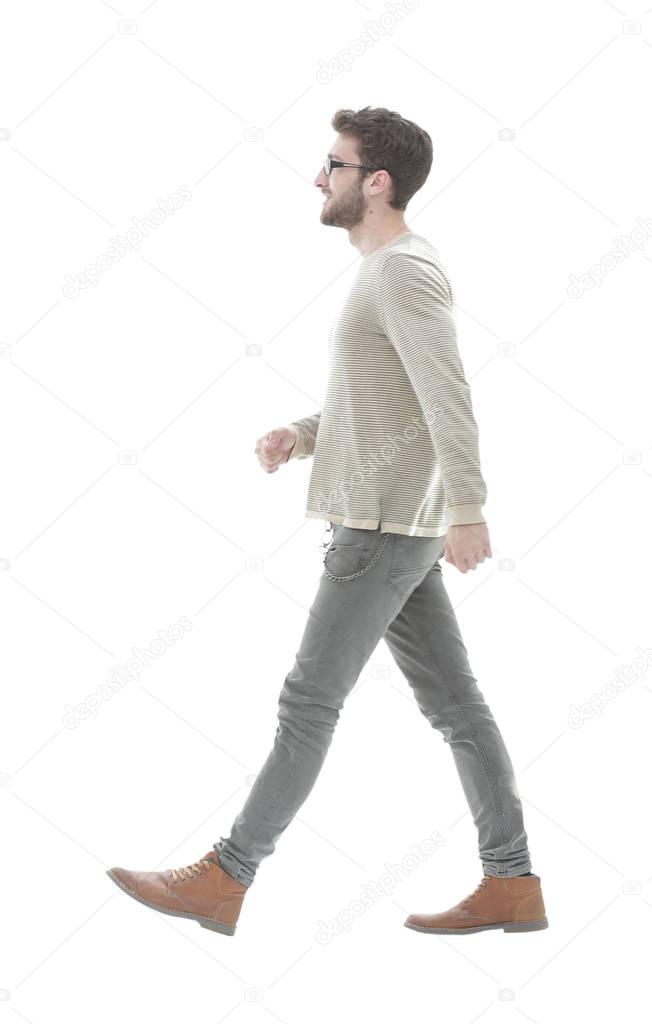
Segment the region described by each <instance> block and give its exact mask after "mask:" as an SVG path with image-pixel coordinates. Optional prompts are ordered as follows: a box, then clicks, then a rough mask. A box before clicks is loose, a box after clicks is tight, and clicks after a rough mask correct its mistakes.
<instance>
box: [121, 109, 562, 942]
mask: <svg viewBox="0 0 652 1024" xmlns="http://www.w3.org/2000/svg"><path fill="white" fill-rule="evenodd" d="M331 124H332V127H333V128H334V129H335V131H336V132H337V135H336V137H335V140H334V142H333V143H332V145H331V151H330V152H329V153H328V156H327V157H326V160H325V162H324V166H323V167H322V168H321V169H320V171H319V174H318V175H317V177H316V179H315V182H314V183H315V185H316V186H317V187H318V188H319V189H320V191H321V193H322V195H323V197H324V201H323V206H322V209H321V223H322V224H324V225H328V226H331V227H340V228H344V229H346V231H347V232H348V236H349V241H350V243H351V244H352V245H353V246H354V247H355V248H356V249H357V250H358V252H359V254H360V257H361V259H360V262H359V265H358V270H357V273H356V275H355V280H354V281H353V285H352V287H351V290H350V292H349V294H348V296H347V299H346V301H345V304H344V308H343V309H342V311H341V313H340V315H339V317H338V318H337V320H336V322H335V323H334V325H333V327H332V329H331V334H330V336H329V357H330V366H329V379H328V386H327V390H326V397H325V400H324V403H323V408H322V409H320V410H318V411H315V412H314V413H312V414H311V415H309V416H306V417H305V418H304V419H298V420H294V421H293V422H292V423H290V424H289V426H287V427H280V428H277V429H274V430H272V431H270V432H269V433H268V434H266V435H264V436H263V437H261V438H260V439H259V440H258V442H257V444H256V447H255V452H256V455H257V457H258V460H259V462H260V464H261V466H262V467H263V469H264V470H265V471H266V472H268V473H275V472H277V471H278V469H279V467H280V466H281V465H284V464H286V463H288V462H290V461H291V460H292V459H306V458H309V457H312V458H313V464H312V470H311V476H310V482H309V487H308V497H307V508H306V515H307V516H308V517H311V518H315V519H322V520H324V521H326V522H327V523H328V524H329V526H330V528H331V530H332V537H331V541H330V544H329V546H328V548H327V550H326V553H325V555H324V571H323V573H322V575H321V578H320V581H319V585H318V588H317V592H316V595H315V598H314V601H313V603H312V605H311V608H310V612H309V616H308V621H307V623H306V626H305V630H304V633H303V637H302V639H301V644H300V647H299V650H298V652H297V656H296V661H295V663H294V666H293V667H292V669H291V670H290V672H289V673H288V675H287V676H286V678H285V682H284V684H283V687H282V689H281V692H280V696H279V710H278V720H279V724H278V728H277V730H276V736H275V739H274V744H273V747H272V749H271V751H270V752H269V755H268V757H267V760H266V761H265V763H264V764H263V766H262V768H261V770H260V772H259V774H258V776H257V777H256V780H255V782H254V784H253V786H252V788H251V791H250V793H249V795H248V798H247V800H246V801H245V803H244V806H243V807H242V809H241V811H240V813H239V814H238V815H237V817H236V819H235V821H234V822H233V825H232V827H231V831H230V833H229V835H228V836H223V837H220V839H219V840H218V841H217V842H216V843H215V844H214V845H213V847H212V848H211V849H210V850H209V851H208V853H207V854H206V855H205V856H204V857H202V858H201V859H200V860H198V861H196V862H195V863H194V864H191V865H188V866H187V867H182V868H173V869H168V870H166V871H162V872H140V871H129V870H126V869H124V868H112V869H111V870H110V871H109V872H108V874H109V876H110V877H111V878H112V880H113V881H114V882H116V884H118V885H119V886H120V887H121V888H122V889H123V890H124V891H126V892H128V893H129V895H131V896H133V897H134V898H136V899H138V900H140V901H141V902H143V903H145V904H146V905H147V906H149V907H152V908H153V909H155V910H159V911H161V912H163V913H168V914H175V915H177V916H181V917H188V918H192V919H193V920H196V921H198V922H199V923H200V924H201V925H202V926H203V927H207V928H212V929H213V930H215V931H218V932H221V933H223V934H226V935H233V934H234V933H235V929H236V924H237V920H238V917H239V914H240V910H241V907H242V903H243V900H244V897H245V895H246V893H247V890H248V889H249V888H250V886H251V885H252V883H253V881H254V877H255V874H256V871H257V869H258V867H259V865H260V863H261V861H262V860H263V859H264V858H265V857H267V856H269V855H270V854H271V853H272V852H273V851H274V849H275V847H276V843H277V840H278V838H279V837H280V835H281V834H282V833H283V832H284V830H285V829H286V828H287V826H288V825H289V824H290V822H291V821H292V819H293V818H294V816H295V815H296V813H297V811H298V810H299V808H300V807H301V805H302V804H303V802H304V801H305V799H306V798H307V796H308V794H309V793H310V791H311V789H312V787H313V785H314V783H315V781H316V779H317V776H318V774H319V772H320V770H321V767H322V764H323V762H324V760H325V757H326V754H327V751H328V748H329V746H330V743H331V741H332V738H333V734H334V730H335V726H336V724H337V721H338V718H339V714H340V711H341V710H342V707H343V704H344V701H345V699H346V697H347V695H348V694H349V692H350V691H351V690H352V688H353V687H354V685H355V683H356V681H357V679H358V677H359V675H360V673H361V671H362V669H363V668H364V666H365V664H366V663H367V661H368V660H369V658H370V656H371V655H372V653H373V652H374V650H375V648H376V646H377V645H378V643H379V641H380V640H381V639H384V640H385V642H386V643H387V645H388V647H389V650H390V651H391V653H392V655H393V657H394V659H395V660H396V663H397V665H398V666H399V668H400V670H401V671H402V673H403V674H404V675H405V678H406V679H407V681H408V683H409V685H410V687H411V688H412V690H413V693H414V696H415V698H416V702H417V705H418V708H419V710H420V711H421V713H422V714H423V715H424V716H425V717H426V718H427V719H428V721H429V722H430V723H431V725H432V726H433V728H435V729H437V730H438V731H439V732H441V733H442V734H443V737H444V739H445V742H446V743H448V744H449V745H450V748H451V751H452V754H453V758H454V762H455V767H456V768H457V771H458V773H459V777H460V780H461V783H462V786H463V789H464V793H465V796H466V799H467V801H468V805H469V809H470V811H471V814H472V817H473V821H474V823H475V826H476V829H477V834H478V849H479V857H480V861H481V863H482V868H483V877H482V880H481V881H480V883H479V884H478V886H477V887H476V889H475V890H474V891H473V892H472V893H471V894H470V895H468V896H466V897H464V898H463V899H461V900H460V901H459V902H458V903H456V904H455V905H454V906H452V907H451V908H450V909H448V910H443V911H439V912H437V913H415V914H410V915H409V916H408V918H407V919H406V921H405V922H404V923H405V925H407V926H408V927H410V928H413V929H416V930H417V931H421V932H432V933H447V934H449V933H454V934H462V933H468V932H478V931H483V930H486V929H492V928H494V929H495V928H497V929H501V928H502V929H503V930H504V931H510V932H514V931H534V930H538V929H541V928H546V927H547V925H548V921H547V918H546V914H545V907H544V903H543V896H542V893H541V880H540V878H539V876H538V875H536V874H534V873H533V872H532V864H531V860H530V853H529V850H528V844H527V834H526V832H525V828H524V823H523V812H522V806H521V801H520V798H519V795H518V789H517V785H516V780H515V777H514V770H513V767H512V763H511V760H510V757H509V754H508V752H507V750H506V748H505V744H504V742H503V739H502V737H501V734H500V731H499V729H498V726H497V724H496V722H495V720H494V718H493V715H492V713H491V710H490V708H489V706H488V705H487V703H486V702H485V700H484V697H483V695H482V693H481V692H480V690H479V688H478V686H477V683H476V680H475V677H474V676H473V674H472V672H471V667H470V665H469V660H468V656H467V650H466V647H465V645H464V642H463V640H462V637H461V635H460V630H459V626H458V623H457V619H456V617H455V613H454V611H453V607H452V605H451V602H450V600H449V598H448V595H447V593H446V590H445V588H444V582H443V576H442V566H441V560H442V558H443V559H444V561H445V562H448V563H449V564H450V565H452V566H455V568H457V569H458V570H459V571H460V572H463V573H466V572H468V571H469V570H473V569H475V568H476V566H477V565H478V564H480V563H481V562H483V561H484V559H485V558H490V557H491V545H490V541H489V533H488V529H487V523H486V520H485V518H484V516H483V512H482V509H483V505H484V503H485V500H486V494H487V489H486V485H485V482H484V479H483V477H482V473H481V470H480V462H479V453H478V431H477V426H476V422H475V419H474V416H473V410H472V405H471V399H470V394H469V386H468V384H467V382H466V379H465V376H464V370H463V367H462V363H461V360H460V355H459V352H458V347H457V340H456V327H455V321H454V318H453V310H454V298H453V293H452V289H451V285H450V281H449V279H448V275H447V273H446V270H445V268H444V266H443V265H442V263H441V261H440V259H439V255H438V252H437V250H436V249H435V248H433V246H432V245H431V244H430V242H429V241H428V240H427V239H426V238H424V237H423V236H422V235H419V234H418V233H415V232H414V231H412V230H411V229H410V228H409V227H408V225H407V224H406V222H405V219H404V213H405V209H406V206H407V204H408V202H409V200H410V199H411V198H412V196H413V195H414V194H415V192H417V191H418V189H420V188H421V186H422V185H423V184H424V182H425V181H426V179H427V177H428V174H429V172H430V168H431V165H432V142H431V139H430V136H429V135H428V133H427V132H426V131H424V130H423V129H422V128H420V127H419V126H418V125H416V124H414V123H413V122H411V121H408V120H406V119H405V118H403V117H401V116H400V115H399V114H397V113H396V112H395V111H390V110H387V109H386V108H383V107H380V108H371V107H365V108H363V109H362V110H359V111H353V110H339V111H337V113H336V114H335V115H334V117H333V119H332V122H331Z"/></svg>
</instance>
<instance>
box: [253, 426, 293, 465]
mask: <svg viewBox="0 0 652 1024" xmlns="http://www.w3.org/2000/svg"><path fill="white" fill-rule="evenodd" d="M296 441H297V435H296V433H295V431H294V430H293V429H292V427H277V428H276V430H270V431H269V433H268V434H263V436H262V437H259V438H258V440H257V441H256V447H255V448H254V452H255V453H256V455H257V456H258V461H259V462H260V464H261V466H262V467H263V469H264V470H265V472H266V473H275V472H276V470H277V469H278V467H279V466H280V465H282V464H283V463H284V462H287V460H288V459H289V457H290V452H291V451H292V449H293V448H294V446H295V444H296Z"/></svg>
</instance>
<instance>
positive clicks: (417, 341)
mask: <svg viewBox="0 0 652 1024" xmlns="http://www.w3.org/2000/svg"><path fill="white" fill-rule="evenodd" d="M378 309H379V313H380V319H381V323H382V325H383V329H384V330H385V332H386V334H387V337H388V339H389V340H390V342H391V343H392V345H393V346H394V348H395V349H396V352H397V353H398V356H399V358H400V359H401V362H402V363H403V366H404V368H405V372H406V374H407V376H408V378H409V380H410V383H411V384H412V387H413V388H414V391H415V393H416V396H417V398H418V400H419V402H420V404H421V408H422V410H423V415H424V419H425V422H426V423H427V425H428V428H429V430H430V436H431V438H432V443H433V446H434V449H435V453H436V456H437V460H438V462H439V464H440V466H441V472H442V479H443V484H444V490H445V493H446V503H447V506H448V510H449V513H450V525H451V526H456V525H463V524H470V523H485V522H486V520H485V518H484V516H483V514H482V506H483V505H484V502H485V500H486V497H487V487H486V484H485V482H484V479H483V477H482V473H481V470H480V457H479V451H478V429H477V425H476V422H475V419H474V416H473V408H472V404H471V396H470V390H469V385H468V383H467V381H466V378H465V376H464V369H463V367H462V362H461V359H460V354H459V350H458V347H457V331H456V327H455V321H454V319H453V298H452V294H451V290H450V286H449V284H448V281H447V279H446V276H445V275H444V274H443V272H442V271H441V270H439V269H438V268H437V267H434V266H433V265H432V264H431V263H428V262H427V261H425V260H422V259H420V258H419V257H418V256H414V255H413V254H411V253H390V254H389V256H388V258H387V260H386V263H385V265H384V267H383V271H382V275H381V280H380V286H379V292H378Z"/></svg>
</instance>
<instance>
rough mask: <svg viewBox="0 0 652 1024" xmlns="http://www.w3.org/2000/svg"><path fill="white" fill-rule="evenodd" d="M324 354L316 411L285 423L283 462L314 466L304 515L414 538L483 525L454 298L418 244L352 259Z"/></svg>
mask: <svg viewBox="0 0 652 1024" xmlns="http://www.w3.org/2000/svg"><path fill="white" fill-rule="evenodd" d="M328 346H329V377H328V385H327V390H326V397H325V400H324V402H323V406H322V409H321V410H319V411H317V412H315V413H313V414H312V415H310V416H306V417H305V418H303V419H299V420H294V421H293V422H292V423H291V424H290V426H292V427H293V428H294V429H295V430H296V432H297V441H296V444H295V446H294V448H293V449H292V451H291V453H290V459H305V458H308V457H309V456H313V459H314V461H313V465H312V472H311V475H310V481H309V485H308V496H307V505H306V516H308V517H311V518H315V519H325V520H327V521H330V522H333V523H341V524H343V525H344V526H351V527H354V528H360V529H376V528H377V527H380V529H381V531H383V532H389V533H401V534H407V535H409V536H421V537H440V536H443V535H444V534H445V533H446V532H447V530H448V527H449V526H451V525H456V524H463V523H483V522H486V520H485V518H484V516H483V514H482V506H483V504H484V502H485V500H486V495H487V488H486V485H485V482H484V480H483V477H482V473H481V470H480V459H479V452H478V430H477V425H476V422H475V419H474V415H473V409H472V405H471V397H470V393H469V385H468V383H467V381H466V379H465V376H464V370H463V367H462V362H461V359H460V354H459V351H458V347H457V333H456V326H455V320H454V298H453V293H452V290H451V286H450V282H449V280H448V275H447V273H446V270H445V268H444V267H443V265H442V263H441V261H440V259H439V256H438V253H437V250H436V249H434V248H433V247H432V245H431V244H430V243H429V242H428V241H427V240H426V239H425V238H424V237H422V236H421V235H417V234H415V233H414V232H412V231H408V232H406V233H405V234H403V235H401V236H399V237H398V238H396V239H394V240H393V241H392V242H391V243H390V244H389V245H386V246H384V247H383V248H381V249H377V250H376V251H375V252H373V253H371V255H369V256H366V257H364V258H363V259H362V260H361V261H360V265H359V269H358V271H357V274H356V277H355V280H354V282H353V285H352V287H351V290H350V292H349V295H348V297H347V299H346V301H345V303H344V306H343V308H342V310H341V313H340V315H339V317H338V318H337V319H336V321H335V322H334V323H333V325H332V327H331V331H330V335H329V342H328ZM288 461H289V460H288Z"/></svg>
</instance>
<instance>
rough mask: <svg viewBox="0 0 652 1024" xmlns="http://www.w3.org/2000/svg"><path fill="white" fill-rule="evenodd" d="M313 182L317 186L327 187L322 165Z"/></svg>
mask: <svg viewBox="0 0 652 1024" xmlns="http://www.w3.org/2000/svg"><path fill="white" fill-rule="evenodd" d="M313 184H314V185H316V186H317V188H327V187H328V178H327V177H326V174H325V172H324V168H323V167H322V169H321V170H320V172H319V174H318V175H317V177H316V178H315V180H314V182H313Z"/></svg>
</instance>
